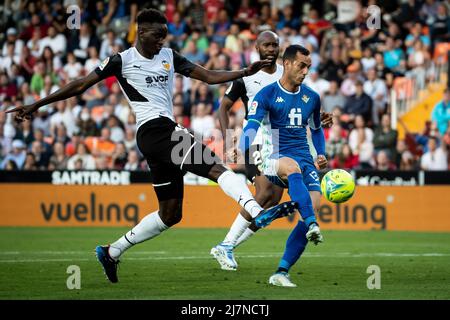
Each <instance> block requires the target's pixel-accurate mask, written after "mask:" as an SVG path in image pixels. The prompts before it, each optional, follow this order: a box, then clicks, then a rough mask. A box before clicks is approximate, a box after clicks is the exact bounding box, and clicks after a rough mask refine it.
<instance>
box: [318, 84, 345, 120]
mask: <svg viewBox="0 0 450 320" xmlns="http://www.w3.org/2000/svg"><path fill="white" fill-rule="evenodd" d="M345 102H346V98H345V97H344V96H343V95H342V94H341V93H340V92H339V87H338V83H337V82H336V81H334V80H333V81H330V87H329V89H328V91H327V92H325V94H324V96H323V99H322V108H323V111H324V112H333V110H334V108H336V107H338V108H339V109H343V108H344V106H345Z"/></svg>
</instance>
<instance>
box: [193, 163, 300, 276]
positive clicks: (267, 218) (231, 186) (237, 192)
mask: <svg viewBox="0 0 450 320" xmlns="http://www.w3.org/2000/svg"><path fill="white" fill-rule="evenodd" d="M194 173H195V172H194ZM208 178H210V179H212V180H213V181H217V183H218V184H219V186H220V187H221V188H222V190H223V191H224V192H225V194H227V195H228V196H230V197H231V198H233V199H234V200H235V201H236V202H237V203H238V204H239V205H240V206H241V207H242V208H244V209H245V210H246V211H247V212H248V213H249V214H250V215H251V217H252V218H256V217H257V216H258V224H257V225H258V227H265V226H268V225H269V224H270V223H271V222H272V221H273V220H275V219H278V218H281V217H285V216H287V215H290V214H292V213H293V212H294V211H295V209H296V208H297V204H296V203H295V202H293V201H288V202H284V203H281V204H279V205H277V206H274V207H272V208H269V209H267V210H264V209H263V208H262V207H261V206H260V205H259V204H258V202H256V200H255V199H254V198H253V195H252V193H251V192H250V190H249V189H248V187H247V185H246V183H245V181H243V180H242V179H240V178H239V177H238V176H237V175H236V174H235V173H234V172H233V171H231V170H228V169H226V168H225V167H224V166H223V165H221V164H216V165H214V166H213V167H212V168H211V170H210V172H209V174H208ZM255 222H256V221H255ZM215 248H216V249H215ZM215 248H213V249H212V250H211V254H212V255H213V256H214V258H216V259H217V260H218V261H219V263H220V264H221V266H222V264H223V265H225V268H226V269H225V270H229V269H228V268H231V270H232V269H233V268H234V269H235V268H236V267H237V264H236V260H235V259H234V255H233V251H232V250H230V248H226V247H220V248H217V247H215ZM231 249H232V248H231ZM223 260H227V261H226V262H223Z"/></svg>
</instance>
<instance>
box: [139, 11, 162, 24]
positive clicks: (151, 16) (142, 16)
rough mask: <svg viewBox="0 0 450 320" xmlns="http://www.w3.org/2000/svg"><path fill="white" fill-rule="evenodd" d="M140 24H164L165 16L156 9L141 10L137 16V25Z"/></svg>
mask: <svg viewBox="0 0 450 320" xmlns="http://www.w3.org/2000/svg"><path fill="white" fill-rule="evenodd" d="M142 23H161V24H166V23H167V18H166V16H165V15H164V14H163V13H162V12H161V11H159V10H156V9H143V10H141V11H140V12H139V13H138V15H137V24H138V25H140V24H142Z"/></svg>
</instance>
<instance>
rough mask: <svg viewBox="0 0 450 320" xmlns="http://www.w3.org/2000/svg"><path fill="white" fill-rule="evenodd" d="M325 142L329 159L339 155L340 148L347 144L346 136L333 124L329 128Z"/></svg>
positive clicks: (340, 128)
mask: <svg viewBox="0 0 450 320" xmlns="http://www.w3.org/2000/svg"><path fill="white" fill-rule="evenodd" d="M326 142H327V143H326V144H325V147H326V153H327V156H328V158H329V159H333V158H334V157H335V156H336V155H337V154H339V153H341V151H342V147H343V146H344V144H347V135H346V132H345V130H344V129H342V127H341V125H340V124H339V123H334V124H333V126H332V127H331V128H330V130H329V134H328V139H327V140H326Z"/></svg>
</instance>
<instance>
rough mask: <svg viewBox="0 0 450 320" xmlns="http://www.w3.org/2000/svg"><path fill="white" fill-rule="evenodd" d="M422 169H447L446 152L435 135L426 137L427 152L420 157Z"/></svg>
mask: <svg viewBox="0 0 450 320" xmlns="http://www.w3.org/2000/svg"><path fill="white" fill-rule="evenodd" d="M420 167H421V168H422V170H430V171H431V170H448V161H447V154H446V152H445V151H444V149H443V148H442V147H440V146H439V140H438V138H436V137H430V138H429V139H428V152H426V153H425V154H423V155H422V158H421V159H420Z"/></svg>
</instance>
